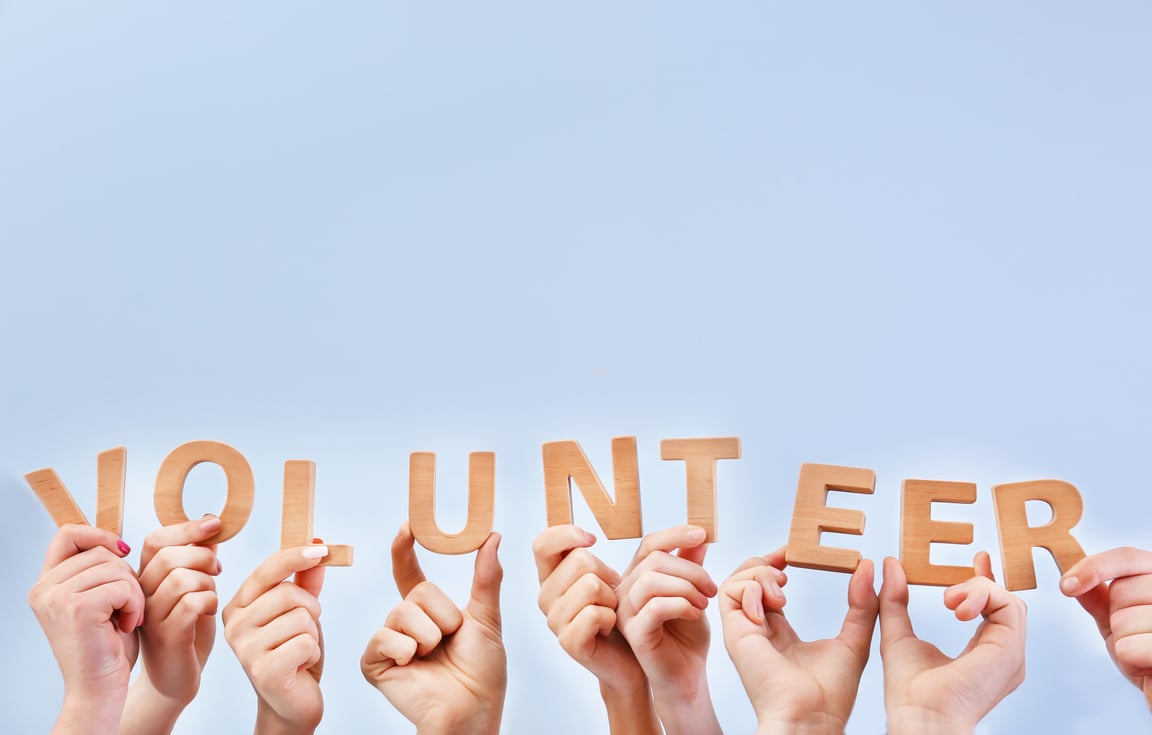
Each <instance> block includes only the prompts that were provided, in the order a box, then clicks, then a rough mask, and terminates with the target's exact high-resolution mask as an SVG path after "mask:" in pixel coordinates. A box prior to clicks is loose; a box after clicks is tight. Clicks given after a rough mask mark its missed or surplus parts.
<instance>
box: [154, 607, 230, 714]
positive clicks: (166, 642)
mask: <svg viewBox="0 0 1152 735" xmlns="http://www.w3.org/2000/svg"><path fill="white" fill-rule="evenodd" d="M141 635H142V636H143V637H144V646H143V652H144V668H145V670H146V671H147V673H148V677H149V679H150V680H151V681H152V685H153V686H154V687H155V688H156V691H158V692H160V693H161V694H163V695H165V696H167V697H172V698H174V699H184V700H190V699H192V698H193V697H195V696H196V693H197V692H198V691H199V689H200V674H201V672H202V671H203V670H204V665H205V664H206V663H207V662H208V655H209V654H210V653H211V652H212V645H213V643H214V642H215V640H216V618H215V616H212V615H203V616H201V617H200V619H199V620H197V621H196V625H195V626H193V627H192V628H191V629H187V630H183V631H177V632H176V634H175V635H174V636H172V635H169V634H167V633H166V632H165V631H164V630H163V629H160V630H154V629H152V628H150V627H149V626H148V625H147V623H146V624H145V626H144V628H143V629H142V631H141Z"/></svg>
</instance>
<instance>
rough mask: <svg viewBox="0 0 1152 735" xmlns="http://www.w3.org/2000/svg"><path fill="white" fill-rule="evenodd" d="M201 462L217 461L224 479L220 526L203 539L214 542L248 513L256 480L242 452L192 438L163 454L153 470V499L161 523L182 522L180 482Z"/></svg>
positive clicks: (230, 532)
mask: <svg viewBox="0 0 1152 735" xmlns="http://www.w3.org/2000/svg"><path fill="white" fill-rule="evenodd" d="M203 462H211V463H212V464H215V465H219V466H220V467H221V468H222V469H223V470H224V476H225V477H226V478H227V480H228V495H227V497H226V498H225V500H224V509H223V510H222V511H220V530H219V531H218V532H217V533H216V535H215V536H213V537H212V538H209V539H206V540H205V541H204V542H203V543H211V544H218V543H221V542H223V541H227V540H228V539H230V538H232V537H233V536H235V535H236V534H237V533H239V532H240V529H242V528H244V524H245V523H247V522H248V517H249V516H250V515H252V502H253V501H254V500H255V496H256V482H255V480H254V479H253V478H252V468H251V467H250V466H249V465H248V460H246V459H244V455H243V454H240V452H238V451H236V450H235V449H233V448H232V447H230V446H228V445H227V444H221V443H220V442H212V441H194V442H188V443H187V444H181V445H180V446H178V447H176V448H175V449H173V450H172V453H171V454H169V455H168V456H167V457H165V458H164V462H163V463H162V464H161V465H160V471H159V472H158V473H157V474H156V491H155V493H154V496H153V502H154V503H155V505H156V517H157V518H158V519H160V523H161V524H162V525H165V526H171V525H174V524H176V523H184V522H185V521H187V520H188V515H187V514H186V513H185V512H184V482H185V480H187V479H188V473H189V472H191V471H192V468H193V467H195V466H196V465H198V464H201V463H203Z"/></svg>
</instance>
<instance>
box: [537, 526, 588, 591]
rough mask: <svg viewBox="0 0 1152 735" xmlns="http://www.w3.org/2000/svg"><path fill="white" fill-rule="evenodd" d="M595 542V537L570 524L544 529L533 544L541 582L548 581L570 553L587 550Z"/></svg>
mask: <svg viewBox="0 0 1152 735" xmlns="http://www.w3.org/2000/svg"><path fill="white" fill-rule="evenodd" d="M595 542H596V537H595V536H593V535H592V534H590V533H588V532H587V531H585V530H584V529H582V528H579V527H577V526H574V525H572V524H570V523H566V524H563V525H560V526H551V527H549V528H546V529H544V531H543V532H542V533H541V534H540V535H539V536H537V537H536V540H535V541H533V542H532V556H533V557H535V559H536V572H537V574H538V575H539V577H540V581H541V582H543V581H544V580H545V579H548V577H549V576H550V575H551V574H552V572H554V571H556V567H558V566H560V562H562V561H564V557H566V556H568V552H569V551H572V549H580V548H587V547H589V546H591V545H592V544H594V543H595Z"/></svg>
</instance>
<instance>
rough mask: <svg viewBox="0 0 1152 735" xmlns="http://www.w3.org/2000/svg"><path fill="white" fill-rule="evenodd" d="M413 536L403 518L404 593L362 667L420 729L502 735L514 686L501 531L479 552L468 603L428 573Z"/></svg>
mask: <svg viewBox="0 0 1152 735" xmlns="http://www.w3.org/2000/svg"><path fill="white" fill-rule="evenodd" d="M414 543H415V539H414V538H413V536H412V531H411V529H409V527H408V524H407V523H404V524H403V525H402V526H401V527H400V532H399V533H398V534H396V538H395V539H394V540H393V541H392V575H393V577H394V578H395V580H396V587H397V588H398V589H399V590H400V594H401V596H402V597H403V598H404V600H403V601H402V602H401V603H400V604H399V605H397V606H396V607H395V608H393V610H392V611H391V612H390V613H389V614H388V617H387V619H386V621H385V623H384V626H383V627H382V628H380V630H378V631H376V634H375V635H373V636H372V639H371V640H369V641H368V646H367V648H365V650H364V655H363V657H362V658H361V659H360V670H361V672H363V674H364V678H365V679H367V680H368V683H369V684H371V685H372V686H374V687H376V688H377V689H379V690H380V692H381V693H382V694H383V695H384V696H385V697H386V698H387V699H388V701H389V702H391V703H392V705H393V706H394V707H395V708H396V709H397V710H399V711H400V713H401V714H402V715H404V716H405V717H406V718H408V720H409V721H411V722H412V723H413V724H415V725H416V732H417V733H418V734H419V735H440V734H441V733H444V734H447V733H453V734H454V735H455V734H464V733H467V734H468V735H495V733H498V732H499V731H500V720H501V716H502V714H503V711H504V692H505V690H506V689H507V686H508V662H507V657H506V656H505V653H504V642H503V638H502V636H501V622H500V583H501V581H502V580H503V578H504V570H503V569H502V568H501V567H500V560H499V559H498V558H497V556H496V552H497V549H498V548H499V546H500V534H498V533H492V534H490V535H489V536H488V539H487V540H486V541H485V542H484V545H483V546H481V547H480V549H479V550H478V551H477V552H476V566H475V572H474V575H473V578H472V593H471V596H470V597H469V600H468V604H467V605H465V606H464V608H463V609H461V608H457V607H456V604H455V603H454V602H452V600H450V599H449V598H448V596H447V595H445V594H444V593H443V592H442V591H441V590H440V588H439V587H437V586H436V585H434V584H433V583H431V582H429V581H427V578H426V577H425V576H424V572H423V570H421V568H420V561H419V560H418V559H417V558H416V550H415V548H414Z"/></svg>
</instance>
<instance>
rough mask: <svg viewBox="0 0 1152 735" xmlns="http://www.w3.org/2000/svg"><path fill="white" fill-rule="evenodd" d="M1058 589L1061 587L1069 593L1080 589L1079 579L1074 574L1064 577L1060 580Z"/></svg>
mask: <svg viewBox="0 0 1152 735" xmlns="http://www.w3.org/2000/svg"><path fill="white" fill-rule="evenodd" d="M1060 589H1062V590H1063V591H1064V592H1065V593H1068V594H1071V593H1072V592H1075V591H1076V590H1078V589H1080V580H1079V579H1078V578H1077V577H1076V575H1075V574H1073V575H1072V576H1070V577H1065V578H1064V579H1061V580H1060Z"/></svg>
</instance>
